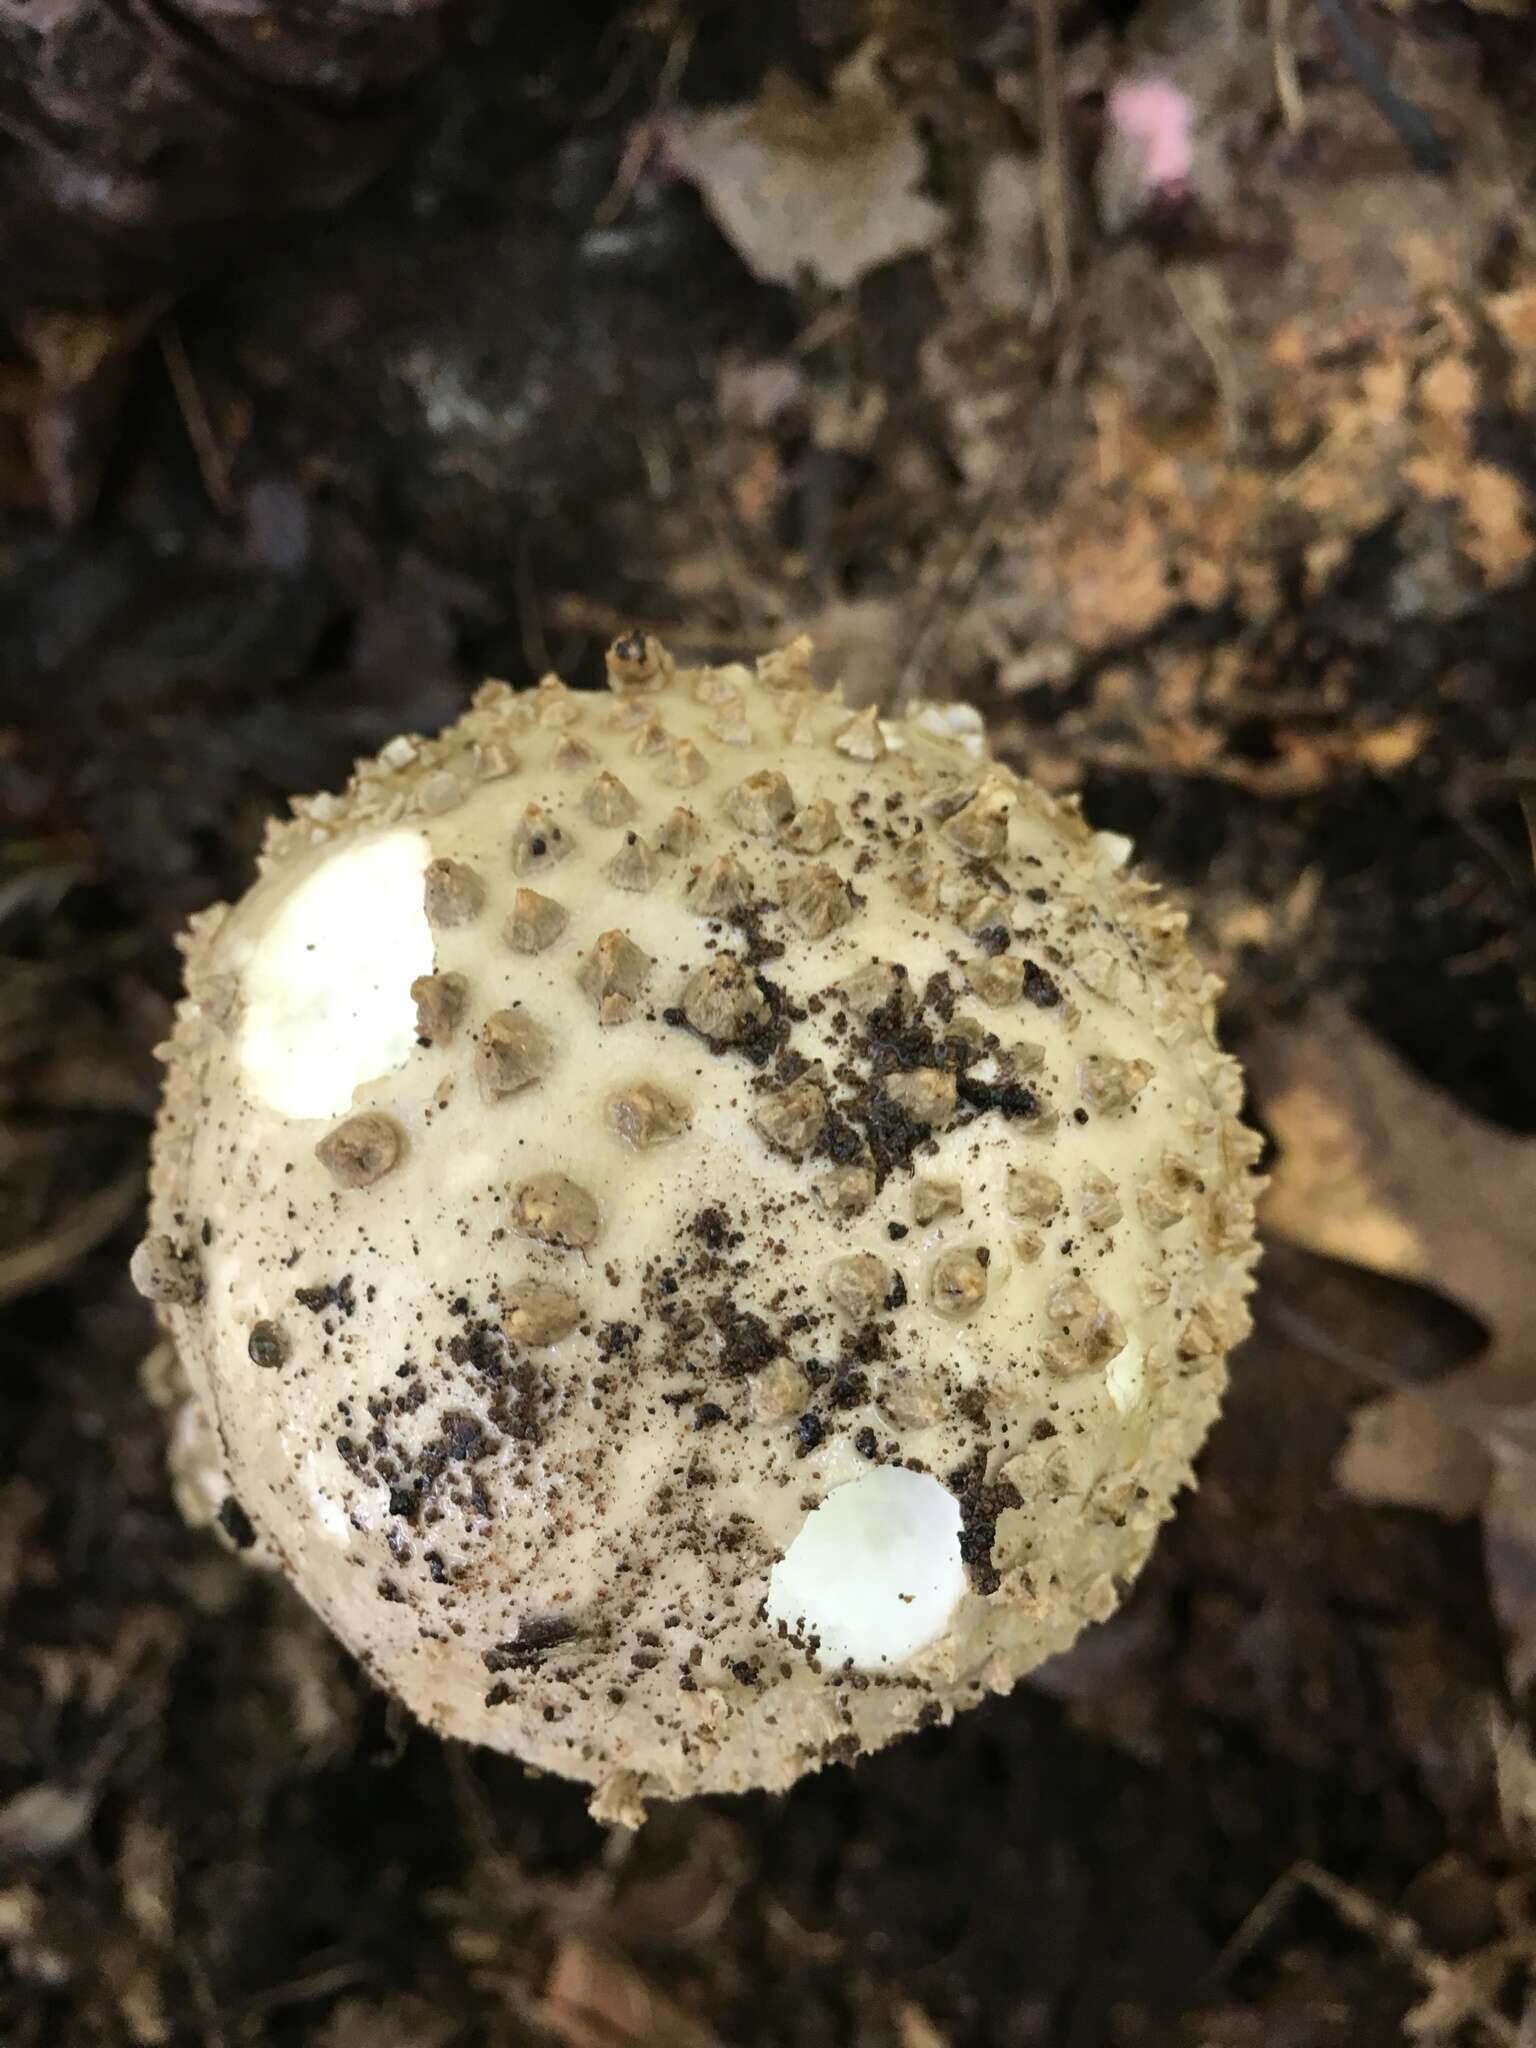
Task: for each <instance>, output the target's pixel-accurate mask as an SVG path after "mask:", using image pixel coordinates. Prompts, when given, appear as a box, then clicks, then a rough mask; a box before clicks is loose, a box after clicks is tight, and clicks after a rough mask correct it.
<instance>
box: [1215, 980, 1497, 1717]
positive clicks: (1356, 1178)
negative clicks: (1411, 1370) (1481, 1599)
mask: <svg viewBox="0 0 1536 2048" xmlns="http://www.w3.org/2000/svg"><path fill="white" fill-rule="evenodd" d="M1250 1063H1251V1067H1252V1071H1253V1075H1254V1081H1255V1086H1256V1090H1257V1092H1258V1095H1259V1099H1260V1101H1261V1104H1262V1107H1263V1111H1264V1115H1265V1118H1266V1120H1267V1122H1268V1124H1269V1126H1270V1129H1271V1131H1272V1132H1273V1134H1274V1136H1275V1139H1276V1141H1277V1143H1278V1146H1279V1154H1280V1156H1279V1160H1278V1163H1277V1165H1276V1167H1275V1170H1274V1175H1273V1178H1272V1180H1271V1183H1270V1187H1269V1191H1268V1194H1267V1195H1266V1197H1265V1199H1264V1205H1263V1209H1262V1211H1261V1215H1262V1220H1263V1222H1264V1224H1265V1225H1266V1227H1267V1228H1268V1229H1269V1230H1270V1231H1271V1232H1274V1233H1276V1234H1277V1235H1279V1236H1281V1237H1283V1238H1287V1239H1289V1240H1291V1241H1292V1242H1293V1243H1295V1244H1299V1245H1302V1246H1305V1247H1306V1248H1307V1249H1308V1250H1310V1251H1313V1252H1318V1253H1321V1254H1323V1255H1324V1256H1326V1257H1329V1258H1334V1259H1342V1260H1346V1261H1349V1262H1350V1263H1352V1264H1355V1265H1358V1266H1363V1267H1366V1268H1370V1269H1374V1271H1375V1272H1377V1273H1384V1274H1390V1275H1393V1276H1395V1277H1396V1278H1398V1279H1401V1280H1407V1281H1413V1282H1416V1283H1418V1284H1419V1285H1421V1286H1424V1287H1427V1288H1431V1289H1433V1290H1434V1291H1435V1292H1436V1293H1438V1294H1440V1295H1442V1296H1444V1297H1445V1298H1446V1299H1448V1300H1450V1301H1452V1302H1454V1303H1457V1304H1458V1305H1459V1306H1460V1307H1462V1308H1463V1309H1465V1310H1466V1311H1468V1312H1469V1313H1470V1314H1471V1315H1473V1316H1475V1317H1476V1318H1477V1319H1478V1321H1479V1322H1480V1323H1481V1325H1482V1327H1483V1329H1484V1330H1485V1331H1486V1332H1487V1344H1486V1347H1485V1348H1484V1349H1483V1351H1482V1352H1481V1354H1480V1355H1479V1356H1478V1357H1476V1358H1475V1359H1474V1360H1473V1361H1472V1362H1471V1364H1470V1365H1468V1366H1467V1367H1465V1369H1463V1370H1461V1371H1459V1372H1457V1373H1455V1374H1453V1375H1451V1376H1450V1377H1448V1378H1447V1379H1445V1380H1443V1381H1442V1382H1441V1383H1440V1384H1439V1385H1438V1386H1437V1387H1435V1388H1433V1389H1426V1390H1423V1391H1415V1390H1412V1389H1404V1390H1403V1391H1399V1392H1395V1393H1391V1394H1389V1395H1387V1396H1386V1398H1385V1399H1384V1400H1381V1401H1378V1402H1373V1403H1370V1404H1368V1405H1367V1406H1365V1407H1364V1408H1362V1409H1360V1410H1359V1411H1357V1414H1356V1417H1355V1424H1354V1429H1353V1432H1352V1434H1351V1437H1350V1440H1349V1442H1348V1443H1347V1444H1346V1445H1345V1447H1344V1449H1343V1451H1342V1453H1341V1455H1340V1458H1339V1462H1338V1467H1337V1476H1338V1478H1339V1481H1340V1483H1341V1484H1342V1485H1343V1486H1345V1487H1347V1488H1348V1489H1349V1490H1350V1491H1352V1492H1354V1493H1356V1494H1357V1495H1358V1496H1359V1497H1361V1498H1365V1499H1370V1500H1384V1501H1393V1502H1396V1503H1398V1504H1400V1505H1407V1506H1416V1507H1426V1508H1432V1509H1434V1510H1436V1511H1437V1512H1439V1513H1441V1514H1445V1515H1449V1516H1453V1517H1454V1516H1462V1515H1466V1514H1470V1513H1473V1512H1476V1511H1477V1510H1479V1509H1481V1510H1482V1512H1483V1527H1484V1542H1485V1552H1486V1557H1487V1565H1488V1575H1489V1583H1490V1589H1491V1592H1492V1596H1493V1601H1494V1606H1495V1608H1496V1610H1497V1612H1498V1614H1499V1617H1500V1619H1501V1621H1502V1622H1503V1624H1504V1627H1505V1629H1506V1631H1507V1633H1508V1636H1509V1639H1510V1646H1509V1671H1510V1679H1511V1683H1512V1684H1513V1685H1514V1686H1515V1687H1516V1689H1517V1690H1518V1689H1519V1688H1520V1687H1521V1686H1522V1685H1523V1684H1524V1683H1525V1682H1526V1680H1527V1679H1529V1678H1530V1677H1531V1676H1532V1675H1536V1286H1533V1284H1532V1277H1531V1276H1532V1274H1533V1273H1536V1140H1532V1139H1529V1138H1521V1137H1512V1136H1510V1135H1509V1134H1508V1133H1506V1132H1503V1131H1500V1130H1497V1129H1495V1128H1494V1127H1493V1126H1492V1125H1491V1124H1487V1123H1484V1122H1483V1121H1482V1120H1481V1119H1480V1118H1478V1117H1475V1116H1472V1115H1469V1114H1468V1113H1467V1112H1466V1111H1465V1110H1463V1109H1461V1108H1460V1107H1458V1105H1457V1104H1456V1103H1454V1102H1453V1101H1452V1100H1451V1099H1450V1098H1449V1097H1448V1096H1446V1095H1443V1094H1441V1093H1440V1092H1439V1091H1438V1090H1436V1089H1434V1088H1431V1087H1430V1086H1428V1085H1427V1084H1426V1083H1425V1082H1423V1081H1420V1080H1419V1079H1418V1078H1417V1077H1416V1076H1415V1075H1413V1074H1412V1073H1411V1072H1410V1071H1409V1069H1408V1068H1407V1067H1406V1066H1405V1065H1404V1064H1403V1063H1402V1062H1401V1061H1400V1060H1399V1059H1397V1057H1396V1056H1395V1055H1394V1054H1392V1053H1391V1052H1389V1051H1388V1050H1387V1049H1386V1047H1385V1046H1383V1045H1382V1044H1380V1043H1379V1042H1378V1041H1377V1040H1376V1039H1375V1038H1373V1037H1372V1036H1371V1034H1370V1033H1369V1032H1368V1031H1366V1030H1365V1029H1364V1028H1363V1027H1362V1026H1361V1025H1359V1024H1357V1023H1355V1022H1354V1021H1353V1020H1352V1019H1351V1018H1350V1017H1348V1015H1347V1014H1346V1013H1345V1012H1344V1011H1343V1010H1342V1009H1339V1008H1336V1007H1323V1008H1320V1009H1318V1010H1316V1011H1314V1012H1313V1013H1312V1015H1311V1016H1310V1018H1309V1019H1308V1021H1307V1023H1306V1025H1305V1026H1304V1027H1303V1028H1302V1029H1299V1030H1297V1031H1294V1032H1290V1033H1270V1034H1267V1035H1265V1036H1264V1037H1263V1038H1262V1039H1261V1040H1260V1042H1259V1043H1258V1045H1257V1046H1255V1047H1254V1048H1253V1050H1252V1052H1251V1055H1250ZM1381 1364H1382V1365H1383V1366H1384V1367H1386V1368H1387V1369H1388V1370H1389V1371H1390V1370H1391V1368H1392V1360H1391V1359H1390V1358H1384V1359H1382V1360H1381ZM1401 1377H1403V1378H1405V1379H1409V1378H1412V1377H1414V1375H1412V1374H1403V1375H1401Z"/></svg>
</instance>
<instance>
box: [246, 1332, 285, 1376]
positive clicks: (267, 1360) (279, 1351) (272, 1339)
mask: <svg viewBox="0 0 1536 2048" xmlns="http://www.w3.org/2000/svg"><path fill="white" fill-rule="evenodd" d="M289 1349H290V1346H289V1343H288V1338H287V1335H286V1333H285V1332H284V1330H283V1327H282V1325H281V1324H280V1323H273V1322H268V1321H265V1320H263V1321H262V1322H259V1323H253V1324H252V1325H251V1334H250V1336H249V1337H248V1338H247V1339H246V1343H245V1355H246V1357H247V1358H249V1360H250V1361H251V1363H252V1365H259V1366H261V1367H263V1369H264V1370H266V1371H267V1372H275V1371H276V1370H277V1369H278V1367H279V1366H282V1365H286V1364H287V1362H288V1353H289Z"/></svg>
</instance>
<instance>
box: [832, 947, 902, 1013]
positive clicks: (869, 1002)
mask: <svg viewBox="0 0 1536 2048" xmlns="http://www.w3.org/2000/svg"><path fill="white" fill-rule="evenodd" d="M836 987H837V990H838V993H839V994H840V995H841V996H842V998H843V1001H844V1002H845V1003H846V1004H847V1005H848V1007H849V1009H850V1010H852V1012H853V1014H854V1015H855V1016H856V1017H868V1016H871V1015H872V1014H873V1013H874V1012H875V1011H876V1010H883V1009H885V1008H886V1007H887V1005H889V1004H890V1003H892V1002H895V1001H897V1000H898V999H899V1000H900V1004H901V1007H902V1008H903V1009H907V1008H909V1007H910V1006H911V1002H912V982H911V977H910V976H909V975H908V973H907V970H906V969H905V967H894V966H892V965H891V964H890V962H889V961H885V960H871V961H870V962H869V963H868V965H867V966H864V967H861V968H859V970H858V971H857V973H855V974H850V975H849V976H848V978H847V979H846V980H845V981H840V982H838V983H837V984H836Z"/></svg>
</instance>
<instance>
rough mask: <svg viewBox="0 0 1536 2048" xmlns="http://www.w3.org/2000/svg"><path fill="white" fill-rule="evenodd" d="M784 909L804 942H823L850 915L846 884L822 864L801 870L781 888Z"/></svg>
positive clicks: (833, 871) (851, 911)
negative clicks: (801, 934) (817, 940)
mask: <svg viewBox="0 0 1536 2048" xmlns="http://www.w3.org/2000/svg"><path fill="white" fill-rule="evenodd" d="M781 893H782V895H783V899H784V908H785V909H786V910H787V911H788V912H789V915H790V917H791V918H792V919H793V921H794V924H795V926H796V928H797V929H798V930H799V931H801V932H802V933H803V934H804V935H805V937H806V938H808V939H824V938H826V937H827V936H828V934H829V933H831V932H835V931H836V930H837V929H838V928H839V926H841V925H845V924H846V923H847V922H848V920H849V918H851V917H852V916H853V897H852V895H851V894H850V892H849V888H848V884H847V883H846V882H845V881H844V880H843V878H842V876H841V875H840V874H839V873H838V872H837V869H836V868H829V867H828V866H826V864H825V863H824V862H821V861H818V862H817V863H816V865H815V866H814V867H808V868H802V869H801V871H800V872H799V874H796V875H791V876H790V878H789V880H788V881H787V882H786V883H785V884H784V885H783V889H782V892H781Z"/></svg>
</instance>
